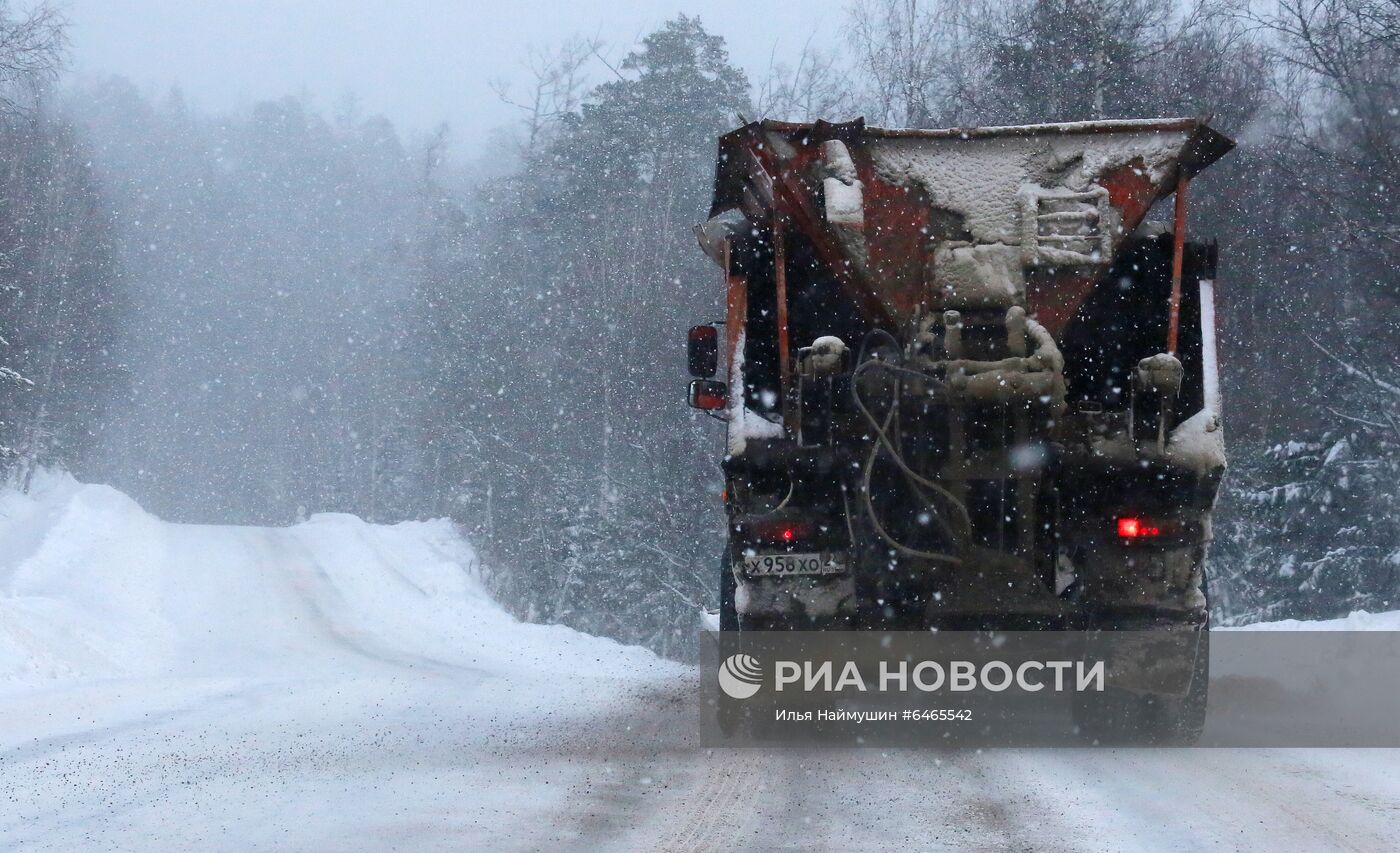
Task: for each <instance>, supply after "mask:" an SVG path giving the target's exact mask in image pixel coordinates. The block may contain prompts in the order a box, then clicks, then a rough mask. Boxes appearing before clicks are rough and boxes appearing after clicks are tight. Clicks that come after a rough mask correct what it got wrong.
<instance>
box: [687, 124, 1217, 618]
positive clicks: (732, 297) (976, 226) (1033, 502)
mask: <svg viewBox="0 0 1400 853" xmlns="http://www.w3.org/2000/svg"><path fill="white" fill-rule="evenodd" d="M1233 146H1234V143H1233V142H1232V141H1231V140H1229V139H1227V138H1226V137H1224V136H1223V135H1221V134H1220V133H1218V132H1216V131H1215V130H1213V129H1211V128H1210V127H1209V126H1207V125H1206V124H1205V123H1204V122H1202V121H1199V120H1195V119H1166V120H1143V121H1098V122H1085V123H1071V124H1050V125H1034V126H1022V127H986V128H963V129H953V130H890V129H881V128H875V127H867V126H865V124H864V122H863V121H859V120H858V121H854V122H849V123H844V124H832V123H826V122H816V123H814V124H791V123H782V122H773V121H763V122H755V123H751V124H748V125H745V126H744V127H741V128H739V129H737V130H735V131H733V132H731V133H729V134H727V135H725V136H723V137H722V138H721V139H720V141H719V159H718V164H717V167H716V170H717V175H716V181H715V192H714V201H713V207H712V210H711V216H710V219H709V220H708V221H707V222H705V223H704V224H702V225H700V226H698V227H697V229H696V231H697V235H698V237H699V240H700V244H701V247H702V248H703V249H704V251H705V252H706V253H707V254H708V255H709V256H710V258H712V259H713V260H714V262H715V263H716V264H718V265H719V267H720V268H721V269H722V270H723V274H724V279H723V280H724V288H725V294H726V305H727V313H726V315H725V317H724V319H723V321H722V322H716V323H713V324H711V325H704V326H697V327H695V328H693V329H691V330H690V336H689V356H690V358H689V361H690V371H691V373H692V374H693V375H694V376H695V377H696V378H695V379H694V381H693V382H692V383H691V387H690V403H691V405H692V406H695V407H697V408H701V409H706V410H712V413H713V414H714V415H715V416H716V417H719V418H721V419H723V420H724V421H725V422H726V430H727V447H726V453H725V455H724V459H723V465H722V467H723V472H724V478H725V491H724V496H725V502H726V508H727V513H728V520H729V541H728V547H727V549H726V552H725V555H724V559H723V568H722V570H721V572H720V586H721V605H722V606H721V614H720V615H721V619H720V621H721V627H722V628H723V629H725V630H757V629H792V628H805V629H830V628H890V629H916V630H923V629H927V628H930V627H939V628H944V629H957V628H966V629H985V628H1000V629H1016V628H1024V629H1042V628H1067V629H1078V628H1096V627H1103V628H1120V629H1121V628H1135V627H1150V626H1160V625H1176V626H1192V627H1199V626H1202V625H1204V624H1205V622H1206V619H1207V613H1206V598H1205V595H1204V577H1203V575H1204V559H1205V553H1206V547H1207V544H1208V542H1209V540H1210V519H1211V509H1212V506H1213V504H1214V502H1215V496H1216V491H1217V489H1218V487H1219V484H1220V479H1221V475H1222V473H1223V472H1224V468H1225V456H1224V445H1223V441H1222V430H1221V422H1220V392H1219V384H1218V377H1217V370H1216V356H1215V352H1216V347H1215V333H1214V303H1213V279H1214V277H1215V263H1216V252H1215V248H1214V245H1213V244H1210V243H1204V242H1199V241H1188V240H1186V196H1187V186H1188V184H1189V183H1190V180H1191V178H1192V177H1194V176H1195V175H1196V174H1197V173H1199V172H1200V171H1201V170H1202V169H1204V168H1205V167H1207V166H1209V165H1210V164H1211V163H1213V162H1215V161H1216V160H1218V159H1219V158H1220V157H1222V156H1223V155H1224V154H1225V153H1226V152H1228V151H1229V150H1230V149H1231V148H1232V147H1233ZM1172 194H1174V195H1175V204H1174V205H1172V206H1168V205H1163V207H1164V208H1166V209H1164V210H1163V211H1161V214H1162V215H1160V216H1149V213H1150V212H1151V211H1152V208H1153V207H1154V205H1155V204H1156V203H1157V202H1159V201H1162V200H1164V199H1165V198H1167V197H1168V196H1169V195H1172ZM721 364H722V367H723V373H722V374H721V373H720V367H721Z"/></svg>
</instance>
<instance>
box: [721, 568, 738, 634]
mask: <svg viewBox="0 0 1400 853" xmlns="http://www.w3.org/2000/svg"><path fill="white" fill-rule="evenodd" d="M738 586H739V584H738V582H737V581H736V580H735V579H734V568H733V563H732V562H731V561H730V557H729V549H728V548H726V549H724V555H723V556H722V557H720V558H719V629H720V630H721V631H737V630H739V611H738V610H737V609H735V606H734V592H735V590H736V589H737V588H738Z"/></svg>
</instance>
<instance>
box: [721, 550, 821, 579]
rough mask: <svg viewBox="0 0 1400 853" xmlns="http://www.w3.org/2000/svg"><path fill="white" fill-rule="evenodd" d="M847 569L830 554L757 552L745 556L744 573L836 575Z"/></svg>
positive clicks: (760, 574)
mask: <svg viewBox="0 0 1400 853" xmlns="http://www.w3.org/2000/svg"><path fill="white" fill-rule="evenodd" d="M844 571H845V567H844V566H842V565H841V563H840V561H838V560H837V559H836V558H835V557H834V556H832V555H829V554H755V555H754V556H752V557H745V558H744V574H746V575H749V576H750V577H769V576H775V575H836V574H840V573H841V572H844Z"/></svg>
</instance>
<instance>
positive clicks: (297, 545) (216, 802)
mask: <svg viewBox="0 0 1400 853" xmlns="http://www.w3.org/2000/svg"><path fill="white" fill-rule="evenodd" d="M476 566H477V563H476V557H475V555H474V554H473V552H472V549H471V547H470V545H469V544H468V543H466V542H464V541H463V540H462V539H461V537H460V536H458V535H457V533H456V532H455V531H454V530H453V528H452V526H451V525H450V524H449V523H447V522H446V521H430V522H410V523H404V524H397V525H390V526H383V525H372V524H367V523H365V522H363V521H361V520H359V519H357V518H354V517H351V516H345V515H317V516H313V517H312V518H311V519H310V520H308V521H306V522H304V523H302V524H298V525H295V526H291V527H285V528H254V527H232V526H211V525H182V524H171V523H167V522H164V521H161V520H160V519H158V518H155V517H154V516H151V515H150V514H148V513H146V512H145V511H143V510H142V509H141V508H140V507H139V506H138V505H137V504H136V503H135V502H134V501H132V500H131V499H130V498H128V497H127V496H125V495H123V494H122V493H120V492H118V491H116V490H114V489H112V488H109V487H106V486H94V485H84V484H80V483H77V482H75V481H74V480H73V479H72V478H70V477H67V476H62V475H48V476H45V477H42V478H41V479H40V480H39V481H38V482H36V484H35V487H34V489H33V490H32V492H31V494H29V495H21V494H18V493H16V492H13V491H6V492H3V493H0V721H3V725H0V803H3V804H4V806H3V807H0V848H3V849H14V848H23V849H30V848H34V849H63V850H73V849H83V848H85V847H88V846H99V847H103V848H115V849H255V848H263V849H268V848H287V847H291V848H302V847H315V848H318V849H319V848H324V847H331V848H337V849H339V848H346V847H355V848H363V849H382V848H386V847H392V846H396V845H399V844H409V846H412V844H411V843H409V842H407V841H406V839H413V838H421V836H420V835H419V834H418V833H417V831H416V829H415V827H421V826H431V827H433V831H432V836H433V837H434V838H440V839H442V838H445V839H453V840H454V841H453V842H452V843H450V844H448V846H449V847H456V848H460V847H463V846H466V847H467V848H469V849H477V848H498V849H499V848H501V847H502V846H504V845H505V844H506V843H507V842H510V841H515V842H516V843H519V842H520V840H521V839H522V838H524V837H526V836H525V835H522V834H521V830H520V825H521V824H523V825H530V824H532V823H537V824H540V825H542V826H547V825H548V821H547V820H546V819H545V818H544V817H540V818H538V819H536V817H535V816H536V815H548V814H552V813H555V812H558V811H560V810H562V809H563V808H564V805H563V802H564V800H565V799H567V798H568V796H569V793H568V792H570V791H574V790H578V789H579V788H581V787H583V786H585V785H586V784H587V779H586V776H587V771H586V770H585V769H583V767H582V766H580V765H578V764H577V763H573V762H568V761H564V760H559V761H554V760H552V758H551V759H550V760H547V761H541V760H540V759H539V756H552V755H553V754H555V753H559V754H565V753H569V752H570V751H571V750H576V749H577V748H578V744H579V743H580V742H587V741H588V740H589V739H590V736H591V732H592V730H593V729H594V728H595V722H596V721H598V720H600V719H605V718H606V719H609V720H611V718H613V717H615V716H616V715H617V714H618V709H619V708H636V709H639V710H638V711H637V712H636V713H635V716H638V717H640V716H642V715H643V713H644V712H643V711H642V710H641V709H651V710H655V709H656V708H658V707H659V706H660V707H664V706H667V705H675V703H676V701H677V700H676V698H675V697H676V695H677V694H678V693H679V692H681V691H682V690H684V689H685V687H687V686H688V685H689V678H688V676H689V674H690V672H691V671H690V670H688V669H686V668H684V667H681V666H679V665H677V664H673V663H670V662H667V661H664V660H661V659H659V658H657V657H655V656H654V655H652V654H651V653H649V652H647V651H645V650H642V649H637V648H629V647H626V646H622V645H619V644H617V643H615V642H612V641H610V640H604V639H600V638H597V637H591V636H588V635H585V634H580V633H578V632H576V631H572V630H569V629H567V628H562V627H558V626H541V625H530V624H524V623H521V622H519V621H518V620H516V619H514V618H513V617H511V616H510V615H508V614H507V613H506V612H505V611H504V610H502V609H501V608H500V607H499V606H498V605H497V604H496V603H495V602H494V601H492V600H491V598H490V597H489V595H487V593H486V591H485V590H484V589H483V588H482V586H481V584H480V583H479V582H478V579H477V574H476ZM522 754H525V755H534V756H536V758H534V759H522V758H521V755H522ZM152 840H157V841H158V843H155V844H154V846H152ZM444 843H446V842H444Z"/></svg>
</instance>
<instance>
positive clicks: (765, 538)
mask: <svg viewBox="0 0 1400 853" xmlns="http://www.w3.org/2000/svg"><path fill="white" fill-rule="evenodd" d="M750 535H751V536H752V537H753V538H754V539H756V540H758V541H760V542H771V543H773V544H776V545H791V544H792V543H794V542H803V541H805V540H808V539H813V538H815V537H816V535H817V525H816V524H814V523H812V522H810V521H796V520H792V519H788V520H786V521H759V522H756V523H754V524H753V526H752V527H751V528H750Z"/></svg>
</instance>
